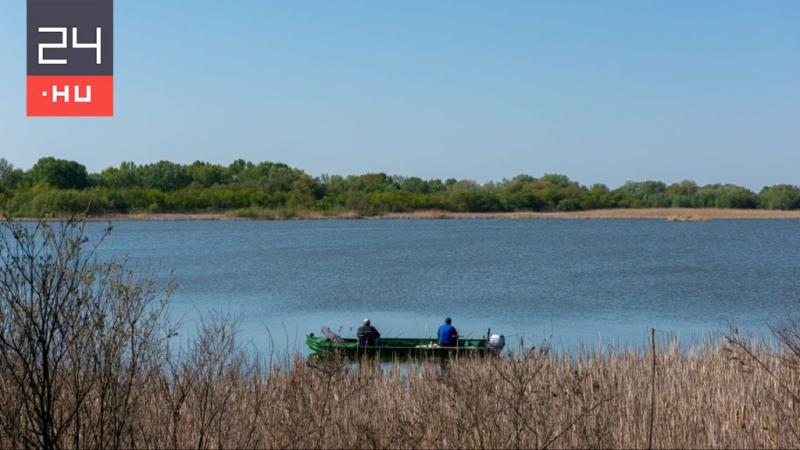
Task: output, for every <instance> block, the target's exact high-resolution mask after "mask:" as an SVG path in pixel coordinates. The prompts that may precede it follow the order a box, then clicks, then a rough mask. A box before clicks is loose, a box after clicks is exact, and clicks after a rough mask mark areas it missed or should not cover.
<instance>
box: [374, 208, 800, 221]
mask: <svg viewBox="0 0 800 450" xmlns="http://www.w3.org/2000/svg"><path fill="white" fill-rule="evenodd" d="M380 218H385V219H522V220H526V219H527V220H536V219H660V220H672V221H704V220H715V219H800V211H778V210H766V209H717V208H642V209H636V208H630V209H595V210H590V211H571V212H549V213H548V212H529V211H518V212H509V213H456V212H449V211H438V210H431V211H413V212H408V213H389V214H384V215H382V216H380Z"/></svg>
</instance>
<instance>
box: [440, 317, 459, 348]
mask: <svg viewBox="0 0 800 450" xmlns="http://www.w3.org/2000/svg"><path fill="white" fill-rule="evenodd" d="M452 322H453V321H452V320H451V319H450V318H449V317H448V318H446V319H444V325H442V326H440V327H439V346H440V347H458V331H457V330H456V328H455V327H454V326H453V325H451V323H452Z"/></svg>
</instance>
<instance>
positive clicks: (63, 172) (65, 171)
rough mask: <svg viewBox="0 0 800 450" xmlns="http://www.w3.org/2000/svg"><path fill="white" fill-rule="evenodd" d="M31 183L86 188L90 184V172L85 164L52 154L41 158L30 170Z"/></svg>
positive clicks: (61, 187) (67, 187)
mask: <svg viewBox="0 0 800 450" xmlns="http://www.w3.org/2000/svg"><path fill="white" fill-rule="evenodd" d="M28 178H29V179H30V181H31V184H37V183H45V184H48V185H50V186H52V187H55V188H59V189H84V188H86V187H88V186H89V174H88V173H87V172H86V167H85V166H84V165H83V164H78V163H77V162H75V161H68V160H65V159H56V158H53V157H52V156H48V157H45V158H41V159H39V161H37V162H36V164H35V165H34V166H33V167H32V168H31V170H30V171H28Z"/></svg>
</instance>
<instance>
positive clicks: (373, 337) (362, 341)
mask: <svg viewBox="0 0 800 450" xmlns="http://www.w3.org/2000/svg"><path fill="white" fill-rule="evenodd" d="M357 336H358V346H359V347H375V346H376V345H378V339H379V338H380V337H381V334H380V333H378V330H377V329H375V327H373V326H372V325H370V321H369V319H364V326H362V327H360V328H359V329H358V334H357Z"/></svg>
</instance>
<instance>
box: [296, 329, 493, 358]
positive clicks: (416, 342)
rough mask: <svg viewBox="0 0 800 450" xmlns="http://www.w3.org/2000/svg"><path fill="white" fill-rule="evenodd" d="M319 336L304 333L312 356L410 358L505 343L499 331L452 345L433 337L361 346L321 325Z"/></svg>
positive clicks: (473, 351) (488, 350) (488, 351)
mask: <svg viewBox="0 0 800 450" xmlns="http://www.w3.org/2000/svg"><path fill="white" fill-rule="evenodd" d="M322 333H323V335H322V336H315V335H314V333H310V334H308V335H306V345H308V348H309V349H310V350H311V353H312V356H324V355H334V354H339V355H342V356H344V357H347V358H358V357H361V356H377V357H380V358H381V359H413V358H420V359H422V358H430V357H453V356H469V355H476V356H485V355H496V354H499V353H500V351H501V350H502V349H503V346H504V345H505V338H504V337H503V336H502V335H490V336H489V337H488V338H479V339H469V338H467V339H459V340H458V345H456V346H455V347H442V346H439V345H438V344H437V340H436V339H435V338H381V339H379V342H378V345H375V346H368V347H362V346H359V345H358V339H354V338H343V337H340V336H338V335H336V334H334V333H333V332H331V331H330V329H329V328H327V327H323V328H322Z"/></svg>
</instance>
